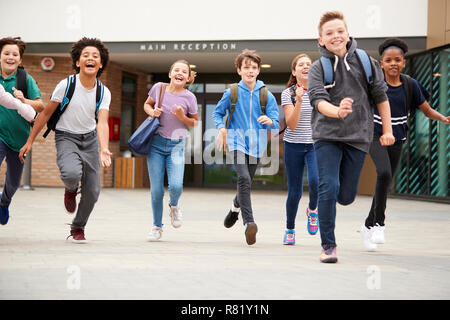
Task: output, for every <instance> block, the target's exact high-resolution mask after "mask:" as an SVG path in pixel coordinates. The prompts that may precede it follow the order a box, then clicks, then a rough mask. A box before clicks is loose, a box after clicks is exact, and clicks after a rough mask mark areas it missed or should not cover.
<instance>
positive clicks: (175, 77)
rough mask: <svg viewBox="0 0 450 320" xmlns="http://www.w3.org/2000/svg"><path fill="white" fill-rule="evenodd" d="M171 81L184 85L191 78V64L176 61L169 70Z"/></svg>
mask: <svg viewBox="0 0 450 320" xmlns="http://www.w3.org/2000/svg"><path fill="white" fill-rule="evenodd" d="M169 78H170V83H171V84H174V85H176V86H178V87H184V86H185V85H186V83H187V82H188V81H189V79H190V69H189V66H188V65H187V64H185V63H183V62H175V63H174V64H173V66H172V68H171V69H170V72H169Z"/></svg>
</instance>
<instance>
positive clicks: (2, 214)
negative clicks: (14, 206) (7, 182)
mask: <svg viewBox="0 0 450 320" xmlns="http://www.w3.org/2000/svg"><path fill="white" fill-rule="evenodd" d="M8 220H9V206H2V205H0V224H2V225H5V224H7V223H8Z"/></svg>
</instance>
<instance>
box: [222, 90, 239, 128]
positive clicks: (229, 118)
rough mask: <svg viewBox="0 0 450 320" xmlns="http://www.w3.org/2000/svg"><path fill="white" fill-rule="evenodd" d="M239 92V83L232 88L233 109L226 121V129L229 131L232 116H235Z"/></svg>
mask: <svg viewBox="0 0 450 320" xmlns="http://www.w3.org/2000/svg"><path fill="white" fill-rule="evenodd" d="M238 92H239V90H238V84H237V83H233V84H231V86H230V100H231V107H230V112H229V115H228V117H227V120H226V121H225V129H228V124H229V123H230V120H231V116H232V115H233V113H234V109H235V108H236V102H237V100H238Z"/></svg>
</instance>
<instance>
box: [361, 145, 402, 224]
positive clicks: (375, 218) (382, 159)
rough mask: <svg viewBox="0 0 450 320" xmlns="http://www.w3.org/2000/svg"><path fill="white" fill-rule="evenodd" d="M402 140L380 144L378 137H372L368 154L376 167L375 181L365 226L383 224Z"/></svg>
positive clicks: (400, 152)
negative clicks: (385, 144) (384, 144)
mask: <svg viewBox="0 0 450 320" xmlns="http://www.w3.org/2000/svg"><path fill="white" fill-rule="evenodd" d="M402 147H403V141H396V142H395V143H394V144H393V145H392V146H382V145H381V144H380V141H379V137H374V138H373V141H372V144H371V145H370V150H369V154H370V157H371V158H372V160H373V163H374V164H375V167H376V169H377V183H376V186H375V194H374V195H373V199H372V207H371V208H370V211H369V215H368V216H367V219H366V222H365V225H366V227H368V228H369V227H373V226H375V225H376V224H377V223H378V224H379V225H380V226H384V219H385V215H384V213H385V211H386V200H387V195H388V192H389V187H390V186H391V182H392V178H393V176H394V173H395V170H396V169H397V166H398V164H399V162H400V157H401V154H402Z"/></svg>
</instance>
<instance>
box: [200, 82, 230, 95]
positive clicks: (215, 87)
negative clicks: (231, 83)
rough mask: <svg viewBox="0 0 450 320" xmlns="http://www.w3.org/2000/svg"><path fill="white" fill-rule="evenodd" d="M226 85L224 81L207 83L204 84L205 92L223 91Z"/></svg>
mask: <svg viewBox="0 0 450 320" xmlns="http://www.w3.org/2000/svg"><path fill="white" fill-rule="evenodd" d="M226 88H227V87H226V85H225V84H224V83H207V84H206V90H205V91H206V92H208V93H209V92H224V91H225V89H226Z"/></svg>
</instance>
